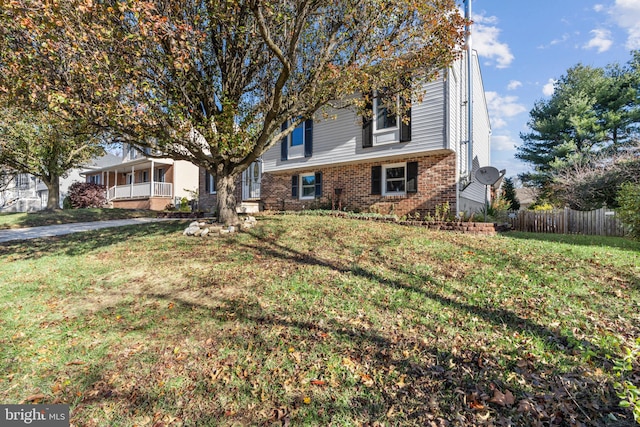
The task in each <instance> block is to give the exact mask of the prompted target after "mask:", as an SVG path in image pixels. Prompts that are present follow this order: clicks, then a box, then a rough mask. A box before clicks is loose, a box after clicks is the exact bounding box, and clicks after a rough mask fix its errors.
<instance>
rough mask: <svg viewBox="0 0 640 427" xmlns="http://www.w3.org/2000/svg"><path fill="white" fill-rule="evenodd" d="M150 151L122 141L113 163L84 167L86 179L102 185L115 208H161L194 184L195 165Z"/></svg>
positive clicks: (188, 192) (189, 192)
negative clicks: (116, 158)
mask: <svg viewBox="0 0 640 427" xmlns="http://www.w3.org/2000/svg"><path fill="white" fill-rule="evenodd" d="M149 154H150V151H148V150H142V151H141V150H139V149H136V148H134V147H133V146H128V145H125V146H124V147H123V155H122V157H121V158H120V159H118V161H117V162H116V163H114V164H110V165H105V166H95V167H90V168H86V169H85V170H84V171H83V172H82V175H84V176H85V178H86V181H87V182H94V183H96V184H101V185H104V186H105V187H106V188H107V201H108V202H109V204H110V205H112V206H113V207H115V208H125V209H151V210H163V209H165V208H166V207H167V205H170V204H175V203H176V202H179V201H180V200H181V199H182V198H183V197H186V198H187V199H191V198H193V194H194V192H195V191H196V190H197V188H198V167H197V166H194V165H193V164H192V163H189V162H187V161H184V160H172V159H168V158H152V157H148V155H149Z"/></svg>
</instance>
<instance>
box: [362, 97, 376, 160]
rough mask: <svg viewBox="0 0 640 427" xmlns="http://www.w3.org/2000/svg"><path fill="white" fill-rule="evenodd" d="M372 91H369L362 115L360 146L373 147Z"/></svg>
mask: <svg viewBox="0 0 640 427" xmlns="http://www.w3.org/2000/svg"><path fill="white" fill-rule="evenodd" d="M372 100H373V93H372V92H369V95H368V100H367V103H366V104H365V106H364V108H365V111H364V115H363V116H362V148H367V147H373V101H372Z"/></svg>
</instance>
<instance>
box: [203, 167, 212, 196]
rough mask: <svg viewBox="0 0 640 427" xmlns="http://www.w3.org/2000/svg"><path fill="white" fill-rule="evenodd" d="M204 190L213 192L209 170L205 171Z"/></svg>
mask: <svg viewBox="0 0 640 427" xmlns="http://www.w3.org/2000/svg"><path fill="white" fill-rule="evenodd" d="M204 192H205V193H210V192H211V188H210V187H209V171H204Z"/></svg>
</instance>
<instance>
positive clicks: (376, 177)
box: [371, 166, 382, 194]
mask: <svg viewBox="0 0 640 427" xmlns="http://www.w3.org/2000/svg"><path fill="white" fill-rule="evenodd" d="M371 194H382V166H371Z"/></svg>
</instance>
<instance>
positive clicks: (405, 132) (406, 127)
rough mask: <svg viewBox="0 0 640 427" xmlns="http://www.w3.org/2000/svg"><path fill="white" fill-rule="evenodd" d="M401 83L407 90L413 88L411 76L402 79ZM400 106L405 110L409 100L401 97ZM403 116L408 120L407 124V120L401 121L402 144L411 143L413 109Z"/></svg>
mask: <svg viewBox="0 0 640 427" xmlns="http://www.w3.org/2000/svg"><path fill="white" fill-rule="evenodd" d="M400 82H401V83H402V85H403V86H404V87H405V88H407V87H408V88H409V89H410V88H411V76H405V77H403V78H401V79H400ZM409 102H411V101H409ZM400 104H401V110H404V109H405V108H406V106H407V100H406V99H405V98H403V97H400ZM403 116H404V119H405V120H406V123H405V120H400V142H408V141H411V107H409V108H407V110H406V111H405V112H404V114H403Z"/></svg>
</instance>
